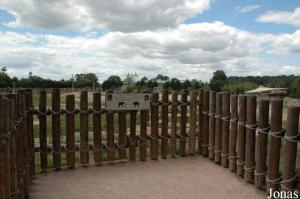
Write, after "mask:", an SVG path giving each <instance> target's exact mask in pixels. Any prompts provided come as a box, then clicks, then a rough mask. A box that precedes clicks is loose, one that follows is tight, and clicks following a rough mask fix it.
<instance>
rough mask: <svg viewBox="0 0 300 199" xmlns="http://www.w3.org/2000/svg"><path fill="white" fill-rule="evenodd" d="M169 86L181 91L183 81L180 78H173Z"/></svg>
mask: <svg viewBox="0 0 300 199" xmlns="http://www.w3.org/2000/svg"><path fill="white" fill-rule="evenodd" d="M169 87H170V88H171V89H172V90H175V91H179V90H180V89H181V87H182V85H181V82H180V81H179V80H178V79H176V78H172V79H171V80H170V82H169Z"/></svg>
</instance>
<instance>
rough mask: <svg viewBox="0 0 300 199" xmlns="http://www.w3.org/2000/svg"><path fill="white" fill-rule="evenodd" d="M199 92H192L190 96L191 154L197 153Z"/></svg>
mask: <svg viewBox="0 0 300 199" xmlns="http://www.w3.org/2000/svg"><path fill="white" fill-rule="evenodd" d="M197 95H198V93H197V92H195V91H194V92H191V95H190V96H191V97H190V102H191V104H190V132H189V154H190V155H194V154H195V145H196V128H197V126H196V125H197Z"/></svg>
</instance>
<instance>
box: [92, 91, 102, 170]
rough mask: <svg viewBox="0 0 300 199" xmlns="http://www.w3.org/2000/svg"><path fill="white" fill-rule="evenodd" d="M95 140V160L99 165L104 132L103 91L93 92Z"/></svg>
mask: <svg viewBox="0 0 300 199" xmlns="http://www.w3.org/2000/svg"><path fill="white" fill-rule="evenodd" d="M93 137H94V139H93V142H94V160H95V164H96V165H99V164H100V163H101V162H102V150H103V147H102V132H101V93H93Z"/></svg>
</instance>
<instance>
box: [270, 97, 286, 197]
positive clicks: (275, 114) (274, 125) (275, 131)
mask: <svg viewBox="0 0 300 199" xmlns="http://www.w3.org/2000/svg"><path fill="white" fill-rule="evenodd" d="M282 107H283V101H282V99H274V100H272V101H271V128H270V133H269V134H270V152H269V155H270V157H269V159H268V161H269V162H268V166H269V171H268V176H267V185H268V188H267V190H270V189H272V190H273V191H278V190H279V188H280V186H279V182H280V180H281V176H280V173H279V163H280V148H281V132H282Z"/></svg>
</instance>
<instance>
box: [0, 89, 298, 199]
mask: <svg viewBox="0 0 300 199" xmlns="http://www.w3.org/2000/svg"><path fill="white" fill-rule="evenodd" d="M60 93H61V92H60V89H52V93H51V96H52V98H51V104H52V105H51V108H47V93H46V91H44V90H41V91H40V93H39V106H38V107H33V96H32V91H31V90H30V89H26V90H19V91H18V92H17V93H8V94H2V95H0V199H7V198H26V197H28V196H29V186H30V183H31V180H32V177H33V176H34V175H35V173H36V172H37V171H41V172H46V171H47V170H50V169H55V170H60V169H61V168H62V167H65V166H66V167H69V168H73V167H75V166H76V165H82V166H88V165H90V164H96V165H99V164H101V163H102V162H112V161H116V160H129V161H135V160H137V159H139V160H141V161H146V160H148V159H152V160H157V159H158V158H175V157H179V156H187V155H195V154H196V153H198V154H202V155H203V156H205V157H208V158H209V159H210V160H211V161H213V162H215V163H217V164H220V165H222V166H223V167H225V168H229V169H230V170H231V171H232V172H236V173H237V175H239V176H241V177H243V178H245V180H246V181H247V182H249V183H254V184H255V185H256V186H257V187H258V188H260V189H264V190H268V188H272V189H273V190H280V189H283V190H295V189H297V185H298V184H299V175H298V172H297V168H296V157H297V145H298V143H299V140H300V134H299V133H298V126H299V108H298V107H294V106H289V107H288V116H287V117H288V118H287V124H286V129H284V128H283V120H282V115H283V101H282V100H281V99H272V100H267V99H259V100H258V102H257V98H256V96H245V95H239V96H237V95H231V94H230V93H228V92H219V93H216V92H214V91H207V90H200V91H192V92H190V93H189V92H188V91H187V90H183V91H181V93H178V92H173V93H169V92H168V91H167V90H164V91H163V93H162V95H161V96H160V95H159V94H157V93H153V94H152V96H151V108H150V110H141V111H109V110H105V108H103V107H102V106H101V105H102V103H103V100H102V99H101V93H99V92H95V93H93V95H92V98H93V101H92V104H89V101H88V92H87V91H81V92H80V104H79V107H76V99H75V95H74V94H67V95H66V99H65V104H64V105H63V106H62V104H61V96H60ZM89 105H90V107H89ZM257 108H258V111H257ZM269 112H271V113H270V114H269ZM269 115H270V116H269ZM78 116H79V118H78ZM49 121H51V123H49ZM76 122H79V126H80V128H79V131H78V132H77V131H76V128H75V126H76ZM34 124H35V126H34ZM104 124H105V125H104ZM49 125H50V127H51V130H50V132H49V128H48V127H49ZM62 127H63V128H65V129H62ZM36 128H37V129H36ZM90 128H92V132H91V133H90V132H89V129H90ZM34 132H37V133H34ZM63 132H65V135H63ZM49 133H51V136H50V137H51V140H50V138H49V136H48V134H49ZM77 135H79V136H77ZM36 140H38V142H36ZM49 141H51V142H49ZM282 141H284V142H283V144H282ZM49 143H50V144H49ZM282 148H284V150H283V151H284V152H283V153H281V149H282ZM280 159H282V160H284V166H283V171H281V170H280ZM77 160H79V162H78V161H77Z"/></svg>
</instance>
